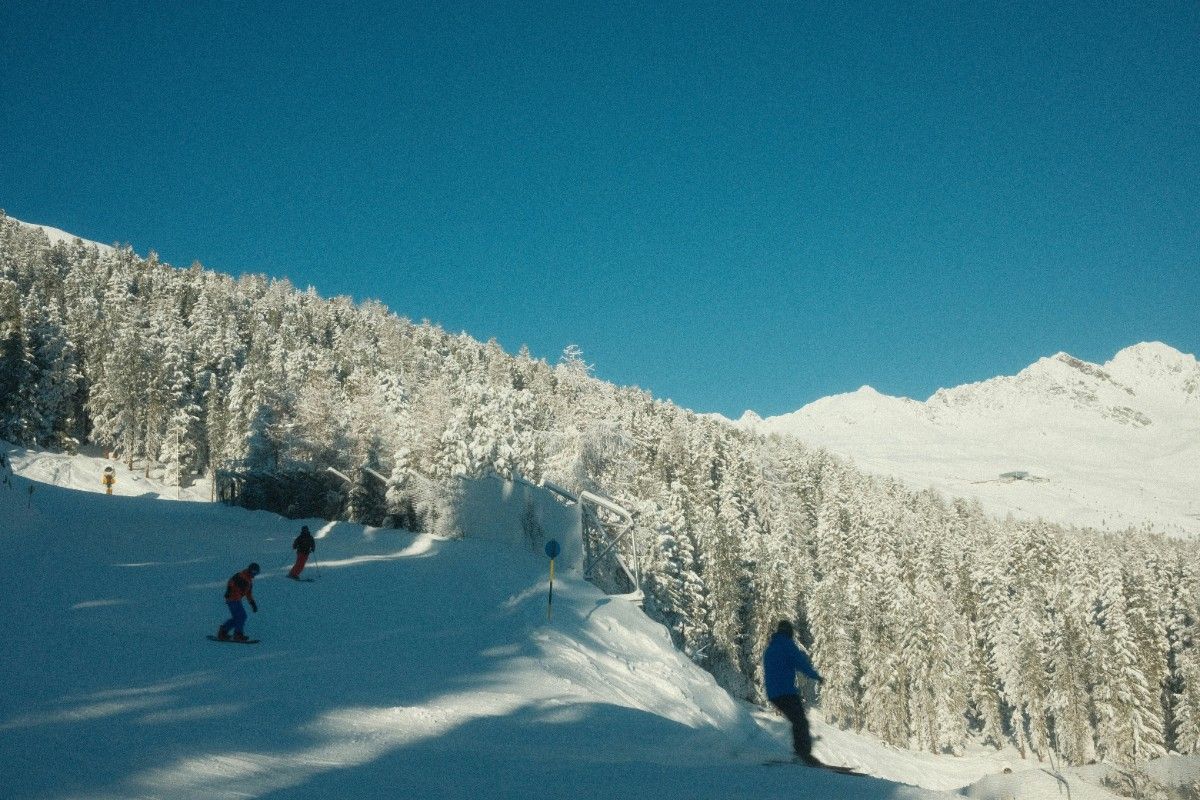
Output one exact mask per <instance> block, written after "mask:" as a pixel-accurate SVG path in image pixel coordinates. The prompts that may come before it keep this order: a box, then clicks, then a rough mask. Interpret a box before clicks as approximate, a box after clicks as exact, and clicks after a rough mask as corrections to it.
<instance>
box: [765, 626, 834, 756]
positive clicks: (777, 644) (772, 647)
mask: <svg viewBox="0 0 1200 800" xmlns="http://www.w3.org/2000/svg"><path fill="white" fill-rule="evenodd" d="M795 633H796V631H795V629H794V628H793V627H792V623H791V622H789V621H788V620H786V619H785V620H780V621H779V625H778V626H776V628H775V634H774V635H773V636H772V637H771V641H770V643H769V644H768V645H767V649H766V650H765V651H763V682H764V683H765V684H766V689H767V699H768V700H770V701H771V705H773V706H775V707H776V708H777V709H779V711H780V713H782V714H783V715H784V716H785V717H787V719H788V722H790V723H792V749H794V750H795V751H796V759H797V760H799V761H803V762H804V763H805V764H809V765H812V766H816V765H820V764H821V762H820V761H818V760H817V759H816V758H815V757H814V756H813V754H812V735H811V734H809V732H808V719H807V718H806V717H805V716H804V703H803V702H801V700H800V693H799V692H798V691H796V673H797V672H802V673H804V674H805V675H806V676H807V677H809V678H811V679H812V680H814V681H816V682H817V683H821V682H822V681H824V678H822V677H821V676H820V674H819V673H818V672H817V670H816V669H815V668H814V667H813V665H812V662H811V661H809V660H808V656H806V655H805V654H804V651H803V650H801V649H800V648H799V647H797V646H796V642H795V640H794V639H793V638H792V637H793V636H794V635H795Z"/></svg>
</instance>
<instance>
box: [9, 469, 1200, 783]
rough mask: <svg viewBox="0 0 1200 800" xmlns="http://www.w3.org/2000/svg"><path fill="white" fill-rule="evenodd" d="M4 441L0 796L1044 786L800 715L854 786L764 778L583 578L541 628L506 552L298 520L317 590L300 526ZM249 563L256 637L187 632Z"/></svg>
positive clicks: (684, 669)
mask: <svg viewBox="0 0 1200 800" xmlns="http://www.w3.org/2000/svg"><path fill="white" fill-rule="evenodd" d="M0 447H3V450H4V451H5V452H6V453H7V455H8V456H9V457H10V458H11V460H12V463H13V464H14V465H15V468H16V472H17V477H15V478H14V479H13V481H12V483H13V484H14V485H13V486H12V487H11V488H9V487H7V486H3V485H0V519H2V520H3V525H2V526H0V547H2V548H3V551H2V552H3V554H4V557H3V558H2V559H0V585H3V586H4V587H5V591H4V593H3V595H0V596H2V597H3V600H2V601H0V603H2V605H0V610H2V611H3V616H4V619H5V620H6V621H7V622H8V623H9V626H8V631H7V634H6V638H5V645H4V647H3V648H2V649H0V672H2V674H3V675H4V676H5V678H4V680H5V687H4V691H3V692H0V765H3V766H2V768H0V795H2V796H3V797H5V798H63V799H64V800H65V799H66V798H71V799H72V800H83V799H84V798H94V799H96V800H99V799H100V798H106V799H107V798H189V799H190V798H205V800H210V799H218V800H219V799H221V798H248V797H250V798H257V797H270V798H318V797H320V798H328V797H338V798H378V797H428V798H493V797H498V798H530V797H549V796H563V797H568V796H569V797H573V798H622V797H629V798H642V797H653V798H656V800H676V799H678V800H683V798H797V797H808V798H831V797H844V798H872V799H874V798H931V797H946V796H950V795H951V794H955V795H957V794H958V791H956V790H959V789H960V787H966V788H963V789H962V790H961V791H962V792H963V793H965V794H969V795H970V796H972V797H985V798H1000V797H1013V798H1025V797H1028V798H1033V797H1048V796H1052V794H1053V796H1058V795H1057V782H1056V779H1055V778H1054V777H1052V776H1051V775H1050V774H1049V773H1048V772H1047V771H1046V770H1047V769H1048V766H1049V765H1044V764H1039V763H1036V762H1022V761H1021V760H1020V759H1019V758H1017V757H1016V755H1015V753H1012V752H1000V753H997V752H994V751H991V750H985V749H982V748H980V749H977V750H974V751H972V752H971V753H970V754H968V755H967V756H964V757H961V758H955V757H947V756H934V755H930V754H922V753H910V752H906V751H901V750H897V749H895V748H892V747H888V746H885V745H882V744H881V743H879V742H878V741H876V740H874V739H872V738H870V737H864V736H857V735H854V734H852V733H848V732H844V731H839V730H836V729H833V728H830V727H828V726H825V725H824V724H822V723H821V722H819V721H817V722H816V724H815V732H816V733H817V735H818V736H820V737H821V738H820V741H819V742H818V743H817V748H816V751H817V754H818V755H819V756H821V757H822V758H824V759H825V760H827V761H828V762H830V763H842V764H851V765H855V766H857V767H859V768H861V769H862V770H864V771H865V772H869V773H870V774H871V775H872V776H875V777H848V776H842V775H836V774H831V773H825V772H820V771H814V770H809V769H805V768H802V767H797V766H792V765H784V766H778V767H768V766H763V765H762V763H761V762H762V761H763V760H764V759H768V758H772V757H778V756H780V755H782V754H785V753H786V752H787V751H788V735H787V731H786V726H785V724H784V723H783V722H782V721H781V720H780V719H779V718H778V717H776V716H774V715H773V714H769V713H766V712H764V711H762V710H761V709H757V708H755V707H753V706H750V705H748V704H745V703H742V702H737V701H734V700H732V699H731V698H730V697H729V696H728V695H727V694H726V693H725V692H723V691H722V690H721V689H720V688H719V687H718V686H717V685H716V684H715V682H714V681H713V680H712V678H711V677H710V676H709V675H708V674H707V673H705V672H703V671H702V670H700V669H698V668H696V667H695V666H694V665H693V664H691V663H690V662H689V661H688V660H687V659H686V658H684V657H683V656H682V655H681V654H680V653H679V652H678V651H676V650H675V649H674V648H673V647H672V646H671V643H670V641H669V638H668V635H667V633H666V631H665V629H664V628H662V627H661V626H659V625H657V624H655V623H654V622H652V621H651V620H650V619H648V618H647V617H646V616H645V615H644V614H643V613H642V612H641V611H640V610H639V609H638V608H636V607H635V606H633V605H630V604H629V603H627V602H625V601H621V600H615V599H612V598H609V597H606V596H604V595H602V594H601V593H600V592H599V591H598V590H596V589H595V588H594V587H592V586H591V585H590V584H587V583H585V582H583V581H581V580H580V579H579V578H578V577H577V576H574V575H569V574H568V575H563V574H561V573H560V574H559V575H558V576H557V577H556V581H555V603H554V616H553V619H551V620H547V618H546V617H547V608H546V592H547V589H548V582H547V574H546V572H547V570H546V562H545V560H544V559H539V558H537V557H535V556H533V555H532V554H529V553H526V552H521V551H517V550H510V549H505V548H503V547H501V546H499V545H496V544H493V543H490V542H483V541H473V540H468V541H447V540H441V539H436V538H433V537H429V536H424V535H414V534H408V533H404V532H396V531H384V530H376V529H371V528H363V527H361V526H357V525H350V524H345V523H329V522H325V521H323V520H308V521H307V523H308V525H309V526H310V527H311V528H312V529H313V530H314V532H315V533H316V535H317V537H318V550H317V553H316V554H315V562H313V563H312V565H311V566H310V568H309V570H308V572H307V573H306V574H308V575H311V576H312V577H314V578H316V580H315V581H314V582H313V583H299V584H298V583H294V582H292V581H288V580H286V579H285V578H284V577H283V574H284V572H285V570H286V568H287V567H288V566H289V565H290V562H291V555H292V553H291V550H290V549H289V548H290V543H291V540H292V538H293V537H294V536H295V533H296V531H297V530H298V527H299V524H300V523H299V522H298V521H289V520H284V519H282V518H280V517H277V516H275V515H273V514H268V513H265V512H248V511H245V510H242V509H233V508H226V507H224V506H221V505H216V504H211V503H207V502H165V501H164V499H165V498H168V497H171V496H172V494H173V492H172V491H171V490H167V489H164V488H163V487H161V486H158V485H156V484H155V483H153V481H151V480H149V479H147V478H145V477H144V476H138V477H136V478H135V476H133V475H131V474H129V473H127V472H126V471H125V470H124V467H123V466H118V467H117V471H118V482H117V490H116V493H115V494H114V496H112V497H107V496H105V495H104V494H102V491H103V489H102V487H101V486H100V484H99V475H100V472H101V470H102V469H103V467H104V466H105V465H106V464H107V463H109V462H106V461H105V460H104V459H102V458H99V457H96V456H87V455H80V456H75V457H68V456H62V455H55V454H50V453H40V452H26V451H23V450H19V449H16V448H12V447H6V446H0ZM48 477H50V478H53V479H54V481H58V482H61V484H62V485H52V483H48V482H46V480H45V479H46V478H48ZM31 479H32V480H31ZM31 486H32V487H33V491H32V492H30V491H29V488H30V487H31ZM206 494H207V492H206V491H198V492H193V493H190V494H189V493H187V492H185V493H184V494H183V496H182V499H184V500H188V499H192V500H200V499H204V496H205V495H206ZM177 496H178V495H177ZM252 560H254V561H258V562H259V563H260V564H262V566H263V574H262V575H261V576H260V577H259V579H258V580H257V581H256V582H255V583H256V588H255V595H256V597H257V599H258V603H259V607H260V612H259V613H258V614H251V615H250V618H249V621H248V625H247V631H248V633H250V634H252V635H254V636H256V637H261V638H262V639H263V643H262V644H259V645H249V646H247V645H227V644H217V643H214V642H209V641H207V640H206V639H205V638H204V637H205V635H206V634H210V633H214V632H215V630H216V627H217V625H218V624H219V623H220V622H221V621H222V619H223V618H224V616H225V608H224V604H223V603H222V601H221V592H222V590H223V588H224V583H225V580H226V579H227V578H228V577H229V575H231V574H232V573H233V572H234V571H236V570H238V569H240V568H242V567H244V566H245V565H246V564H247V563H249V562H250V561H252ZM814 716H815V715H814ZM1006 767H1007V768H1011V769H1012V770H1013V772H1012V774H1008V775H1001V774H999V773H1002V772H1003V770H1004V769H1005V768H1006ZM1154 768H1157V769H1160V770H1163V771H1165V772H1170V773H1172V781H1173V782H1175V783H1181V782H1183V781H1186V780H1189V779H1195V778H1197V777H1200V770H1198V769H1197V768H1196V761H1195V760H1194V759H1184V758H1171V759H1167V760H1165V761H1164V762H1162V764H1156V765H1154ZM1088 769H1089V770H1091V772H1086V771H1085V772H1077V771H1070V770H1068V771H1067V772H1066V779H1067V780H1068V781H1069V785H1070V787H1071V790H1072V797H1074V798H1112V797H1115V795H1112V794H1109V793H1107V792H1105V791H1103V790H1101V789H1100V788H1099V787H1098V785H1097V781H1098V777H1097V773H1098V770H1099V771H1103V768H1095V767H1093V768H1088ZM1084 775H1086V776H1087V780H1086V781H1085V780H1084V777H1083V776H1084ZM905 784H907V785H905Z"/></svg>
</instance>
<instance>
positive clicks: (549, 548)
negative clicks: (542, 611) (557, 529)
mask: <svg viewBox="0 0 1200 800" xmlns="http://www.w3.org/2000/svg"><path fill="white" fill-rule="evenodd" d="M558 553H559V548H558V541H557V540H556V539H551V540H550V541H548V542H546V555H548V556H549V557H550V597H549V599H548V600H547V602H546V621H547V622H549V621H550V614H551V612H553V611H554V559H555V558H557V557H558Z"/></svg>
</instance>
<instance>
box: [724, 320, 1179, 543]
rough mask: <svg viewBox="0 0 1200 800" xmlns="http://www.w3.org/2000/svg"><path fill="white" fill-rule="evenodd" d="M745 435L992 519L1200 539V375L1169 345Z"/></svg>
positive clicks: (843, 406) (833, 408)
mask: <svg viewBox="0 0 1200 800" xmlns="http://www.w3.org/2000/svg"><path fill="white" fill-rule="evenodd" d="M739 424H742V425H746V426H748V427H752V428H754V429H756V430H760V431H763V432H778V433H786V434H791V435H794V436H796V437H798V438H800V439H803V440H805V441H807V442H809V443H811V444H813V445H818V446H822V447H825V448H827V449H829V450H830V451H832V452H835V453H838V454H841V455H845V456H849V457H851V458H853V459H854V461H855V462H856V463H857V464H858V465H859V466H861V467H862V468H863V469H866V470H867V471H869V472H874V473H878V474H885V475H892V476H895V477H898V478H900V479H901V480H904V481H905V482H907V483H909V484H911V485H913V486H916V487H926V486H932V487H934V488H936V489H939V490H941V491H943V492H946V493H948V494H951V495H955V496H965V497H978V498H979V500H980V501H981V502H982V503H983V506H984V508H985V509H987V510H988V511H990V512H992V513H994V514H996V515H1004V514H1007V513H1012V514H1014V515H1015V516H1018V517H1043V518H1045V519H1048V520H1051V521H1055V522H1061V523H1064V524H1077V525H1088V526H1092V527H1097V528H1104V529H1119V528H1124V527H1128V526H1140V525H1143V524H1149V525H1151V526H1153V527H1154V528H1155V529H1158V530H1161V531H1164V532H1167V533H1172V534H1191V535H1200V364H1197V361H1196V358H1195V357H1194V356H1192V355H1186V354H1183V353H1180V352H1178V351H1177V350H1175V349H1173V348H1171V347H1169V346H1167V345H1164V344H1160V343H1144V344H1139V345H1135V346H1133V347H1129V348H1126V349H1124V350H1122V351H1121V352H1119V353H1117V354H1116V356H1115V357H1114V358H1113V359H1112V360H1111V361H1109V362H1108V363H1107V364H1104V365H1103V366H1098V365H1095V364H1089V363H1087V362H1085V361H1081V360H1079V359H1077V358H1073V357H1072V356H1069V355H1067V354H1066V353H1059V354H1057V355H1055V356H1053V357H1050V358H1043V359H1041V360H1039V361H1038V362H1037V363H1035V364H1033V365H1032V366H1030V367H1028V368H1026V369H1024V370H1022V371H1021V372H1020V373H1018V374H1017V375H1015V376H1012V377H999V378H993V379H992V380H988V381H983V382H982V383H975V384H968V385H965V386H959V387H956V388H953V389H941V390H939V391H938V392H936V393H935V394H934V395H933V396H932V397H930V398H929V399H928V400H927V401H925V402H923V403H922V402H917V401H915V400H909V399H906V398H897V397H888V396H886V395H882V394H879V393H878V392H876V391H875V390H873V389H871V388H870V387H867V386H864V387H863V388H861V389H859V390H858V391H857V392H852V393H849V394H843V395H836V396H833V397H827V398H823V399H821V400H817V401H816V402H814V403H811V404H809V405H807V406H805V407H804V408H802V409H800V410H799V411H796V412H793V413H791V414H785V415H782V416H778V417H771V418H768V419H763V420H760V419H758V418H757V417H756V416H753V415H750V414H748V415H747V416H746V417H743V419H742V420H740V421H739ZM1010 473H1015V474H1010ZM1002 476H1005V477H1002Z"/></svg>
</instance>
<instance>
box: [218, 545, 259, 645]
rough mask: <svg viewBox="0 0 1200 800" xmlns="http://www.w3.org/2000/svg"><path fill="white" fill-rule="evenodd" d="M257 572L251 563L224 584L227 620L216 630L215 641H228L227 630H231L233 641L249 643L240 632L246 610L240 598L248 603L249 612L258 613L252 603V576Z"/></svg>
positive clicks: (244, 620)
mask: <svg viewBox="0 0 1200 800" xmlns="http://www.w3.org/2000/svg"><path fill="white" fill-rule="evenodd" d="M258 572H259V570H258V564H254V563H251V564H250V566H248V567H246V568H245V569H244V570H242V571H241V572H238V573H236V574H235V575H234V576H233V577H232V578H230V579H229V582H228V583H226V584H225V604H226V605H228V606H229V614H230V617H229V619H227V620H225V621H224V622H222V623H221V627H220V628H218V629H217V639H218V640H220V641H222V642H228V641H229V630H230V629H231V628H232V629H233V641H235V642H245V641H249V639H248V637H247V636H246V634H245V633H244V632H243V631H242V628H243V626H244V625H245V624H246V609H245V608H244V607H243V606H242V598H243V597H244V598H246V599H247V600H249V601H250V610H251V611H253V612H254V613H255V614H257V613H258V603H256V602H254V576H255V575H257V574H258Z"/></svg>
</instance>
